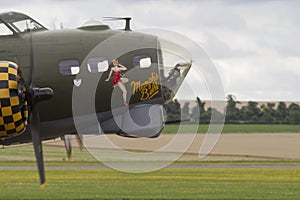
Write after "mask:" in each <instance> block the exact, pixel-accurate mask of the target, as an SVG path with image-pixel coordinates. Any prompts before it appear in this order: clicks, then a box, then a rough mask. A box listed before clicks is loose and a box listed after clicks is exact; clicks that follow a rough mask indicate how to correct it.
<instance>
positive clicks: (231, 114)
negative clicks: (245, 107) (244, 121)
mask: <svg viewBox="0 0 300 200" xmlns="http://www.w3.org/2000/svg"><path fill="white" fill-rule="evenodd" d="M238 103H240V102H238V101H236V97H235V96H234V95H232V94H230V95H228V96H227V105H226V123H236V122H237V121H238V120H239V119H240V116H239V109H238V108H237V107H236V105H237V104H238Z"/></svg>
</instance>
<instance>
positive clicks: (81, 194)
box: [0, 169, 300, 199]
mask: <svg viewBox="0 0 300 200" xmlns="http://www.w3.org/2000/svg"><path fill="white" fill-rule="evenodd" d="M46 172H47V179H48V183H47V187H46V189H45V190H40V189H39V187H38V184H37V179H38V178H37V173H36V171H35V170H9V171H1V172H0V176H1V180H0V184H1V189H0V199H299V198H300V190H299V188H300V170H296V169H293V170H292V169H289V170H285V169H193V170H191V169H163V170H160V171H157V172H152V173H148V174H128V173H121V172H118V171H113V170H111V169H99V170H96V169H78V170H77V169H70V170H47V171H46Z"/></svg>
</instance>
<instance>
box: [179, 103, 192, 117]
mask: <svg viewBox="0 0 300 200" xmlns="http://www.w3.org/2000/svg"><path fill="white" fill-rule="evenodd" d="M181 112H182V114H183V115H184V116H183V117H185V118H189V117H190V102H185V103H184V105H183V107H182V110H181Z"/></svg>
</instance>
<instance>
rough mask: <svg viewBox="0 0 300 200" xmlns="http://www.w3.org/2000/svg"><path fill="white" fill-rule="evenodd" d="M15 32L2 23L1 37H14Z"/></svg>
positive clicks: (0, 25)
mask: <svg viewBox="0 0 300 200" xmlns="http://www.w3.org/2000/svg"><path fill="white" fill-rule="evenodd" d="M12 34H13V32H12V31H11V30H10V29H9V28H7V26H6V25H5V24H3V23H0V36H6V35H12Z"/></svg>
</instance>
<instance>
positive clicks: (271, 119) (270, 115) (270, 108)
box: [261, 103, 276, 124]
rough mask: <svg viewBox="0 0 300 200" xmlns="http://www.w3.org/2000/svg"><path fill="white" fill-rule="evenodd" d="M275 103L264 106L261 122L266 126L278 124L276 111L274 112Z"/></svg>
mask: <svg viewBox="0 0 300 200" xmlns="http://www.w3.org/2000/svg"><path fill="white" fill-rule="evenodd" d="M274 106H275V104H274V103H267V104H266V105H262V106H261V109H262V117H261V122H262V123H265V124H274V123H275V122H276V111H275V110H274Z"/></svg>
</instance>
